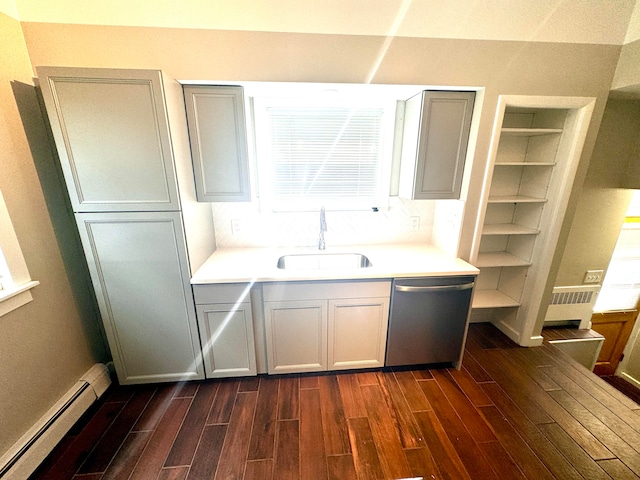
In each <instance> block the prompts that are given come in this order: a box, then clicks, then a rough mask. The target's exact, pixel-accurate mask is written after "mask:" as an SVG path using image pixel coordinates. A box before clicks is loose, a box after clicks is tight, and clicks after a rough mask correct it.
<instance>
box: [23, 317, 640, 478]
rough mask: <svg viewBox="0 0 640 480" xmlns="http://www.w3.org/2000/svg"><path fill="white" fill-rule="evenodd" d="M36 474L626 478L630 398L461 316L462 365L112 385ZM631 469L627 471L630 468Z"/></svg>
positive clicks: (633, 411) (630, 455) (637, 450)
mask: <svg viewBox="0 0 640 480" xmlns="http://www.w3.org/2000/svg"><path fill="white" fill-rule="evenodd" d="M82 425H83V427H82V428H80V427H78V428H76V429H75V430H74V431H72V432H71V433H70V435H69V436H68V437H67V438H65V439H64V440H63V442H62V443H61V445H60V446H59V447H58V448H57V449H56V451H55V452H54V453H53V454H52V456H51V457H50V458H49V459H48V460H47V461H46V462H45V464H43V466H42V467H41V469H40V470H39V471H38V472H37V473H36V475H34V478H36V479H43V478H46V479H56V480H64V479H71V478H73V479H76V480H80V479H82V480H98V479H128V478H131V479H140V478H144V479H163V480H169V479H174V480H175V479H185V478H189V479H209V478H210V479H213V478H215V479H216V480H228V479H247V480H250V479H251V480H253V479H257V480H269V479H274V480H284V479H302V480H317V479H327V480H330V479H335V480H338V479H339V480H349V479H366V480H369V479H406V478H413V477H417V478H421V477H422V478H424V479H432V478H449V479H456V480H457V479H469V478H473V479H484V478H494V479H523V478H530V479H536V480H543V479H552V478H559V479H583V478H584V479H589V480H591V479H608V478H614V479H617V478H621V479H623V478H624V479H626V478H638V476H637V475H636V474H639V473H640V405H638V404H637V403H635V402H633V401H631V400H630V399H629V398H628V397H626V396H625V395H623V394H621V393H620V392H618V391H617V390H615V389H614V388H613V387H612V386H611V385H609V384H607V383H606V382H605V381H603V380H602V379H600V378H598V377H596V376H595V375H593V374H591V372H589V371H587V370H586V369H584V368H583V367H581V366H580V365H578V364H577V363H574V362H572V361H571V360H570V359H568V357H566V356H564V354H562V353H560V352H559V351H558V350H556V349H555V348H554V347H553V346H550V345H547V344H545V345H544V346H542V347H537V348H528V349H527V348H520V347H517V346H515V345H514V344H513V343H511V342H510V341H509V340H507V339H506V337H504V336H503V335H502V334H500V333H499V332H498V331H497V330H496V329H495V328H494V327H492V326H490V325H487V324H476V325H472V327H471V329H470V334H469V339H468V342H467V351H466V353H465V358H464V362H463V368H462V370H460V371H457V370H454V369H446V368H442V369H430V370H419V369H416V370H410V371H394V372H387V371H384V372H381V371H377V372H364V373H341V374H330V375H318V376H287V377H275V376H274V377H266V376H261V377H259V378H248V379H244V380H237V379H234V380H223V381H206V382H196V383H188V384H171V385H156V386H138V387H117V388H114V389H112V391H110V392H109V393H108V394H107V398H106V399H105V400H104V401H102V402H100V405H99V406H98V407H97V408H96V409H95V410H94V411H93V412H92V416H91V417H90V418H89V419H88V420H86V421H84V422H83V423H82ZM634 472H635V473H634Z"/></svg>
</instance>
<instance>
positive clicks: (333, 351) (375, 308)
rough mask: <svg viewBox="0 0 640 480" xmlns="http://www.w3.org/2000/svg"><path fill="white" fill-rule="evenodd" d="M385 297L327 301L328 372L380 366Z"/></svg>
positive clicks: (386, 312) (384, 333)
mask: <svg viewBox="0 0 640 480" xmlns="http://www.w3.org/2000/svg"><path fill="white" fill-rule="evenodd" d="M388 319H389V298H388V297H385V298H363V299H341V300H329V358H328V363H329V370H340V369H347V368H370V367H382V366H384V352H385V345H386V341H387V324H388Z"/></svg>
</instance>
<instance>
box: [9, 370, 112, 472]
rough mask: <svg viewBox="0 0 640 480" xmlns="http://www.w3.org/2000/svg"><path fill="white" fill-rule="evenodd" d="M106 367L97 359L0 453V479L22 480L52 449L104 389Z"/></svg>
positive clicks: (105, 384) (107, 378) (107, 385)
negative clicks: (31, 425) (47, 409)
mask: <svg viewBox="0 0 640 480" xmlns="http://www.w3.org/2000/svg"><path fill="white" fill-rule="evenodd" d="M110 384H111V378H110V377H109V372H108V370H107V368H106V367H105V366H104V365H103V364H101V363H96V364H95V365H94V366H93V367H91V368H90V369H89V370H88V371H87V372H86V373H85V374H84V375H83V376H82V377H81V378H80V379H79V380H78V381H77V382H76V383H75V385H74V386H73V387H72V388H71V389H69V390H68V391H67V393H65V394H64V395H63V396H62V397H61V398H60V399H59V400H58V401H57V402H56V403H55V404H54V405H53V406H52V407H51V408H50V409H49V411H47V413H46V414H45V415H44V416H43V417H42V418H41V419H40V420H38V422H36V423H35V424H34V425H33V427H31V428H30V429H29V430H28V431H27V433H25V434H24V435H23V436H22V438H20V440H18V441H17V442H16V443H15V445H14V446H13V447H11V448H10V449H9V450H8V451H7V452H6V453H5V454H4V455H2V457H0V478H2V480H24V479H25V478H28V477H29V475H31V474H32V473H33V472H34V471H35V469H36V468H38V466H39V465H40V463H41V462H42V461H43V460H44V459H45V458H46V457H47V455H49V453H51V451H52V450H53V448H54V447H55V446H56V445H57V444H58V442H60V440H62V438H63V437H64V436H65V434H66V433H67V432H68V431H69V430H70V429H71V427H73V425H74V424H75V423H76V422H77V421H78V419H79V418H80V417H81V416H82V414H83V413H84V412H86V411H87V409H88V408H89V407H90V406H91V405H92V404H93V403H94V402H95V401H96V400H97V399H98V398H100V397H101V396H102V394H103V393H104V392H105V391H106V390H107V388H108V387H109V385H110Z"/></svg>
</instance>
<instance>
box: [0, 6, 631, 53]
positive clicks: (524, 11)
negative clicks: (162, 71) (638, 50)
mask: <svg viewBox="0 0 640 480" xmlns="http://www.w3.org/2000/svg"><path fill="white" fill-rule="evenodd" d="M639 3H640V2H639ZM634 7H635V10H634ZM639 10H640V8H638V6H637V5H636V0H534V1H531V0H467V1H460V0H457V1H455V0H454V1H452V0H231V1H229V0H109V1H108V2H105V1H104V0H83V1H81V2H78V0H0V11H1V12H4V13H6V14H8V15H10V16H12V17H14V18H16V19H18V20H20V21H22V22H45V23H71V24H88V25H125V26H147V27H174V28H196V29H218V30H252V31H278V32H300V33H326V34H348V35H385V36H387V35H391V36H408V37H426V38H461V39H479V40H511V41H534V42H561V43H590V44H613V45H623V44H625V43H629V42H631V41H634V40H637V39H639V38H640V12H639ZM630 20H631V21H630Z"/></svg>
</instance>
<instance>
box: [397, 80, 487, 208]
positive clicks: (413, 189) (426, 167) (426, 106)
mask: <svg viewBox="0 0 640 480" xmlns="http://www.w3.org/2000/svg"><path fill="white" fill-rule="evenodd" d="M474 100H475V92H449V91H424V92H421V93H419V94H417V95H415V96H414V97H411V98H410V99H409V100H407V101H406V104H405V116H404V130H403V136H402V163H401V169H400V188H399V193H400V196H402V197H406V198H411V199H417V200H420V199H457V198H459V197H460V189H461V186H462V174H463V171H464V163H465V158H466V155H467V143H468V141H469V130H470V128H471V116H472V113H473V104H474Z"/></svg>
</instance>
